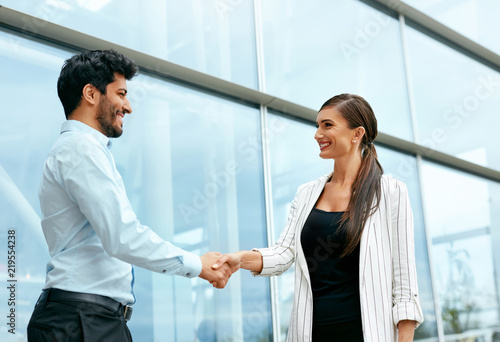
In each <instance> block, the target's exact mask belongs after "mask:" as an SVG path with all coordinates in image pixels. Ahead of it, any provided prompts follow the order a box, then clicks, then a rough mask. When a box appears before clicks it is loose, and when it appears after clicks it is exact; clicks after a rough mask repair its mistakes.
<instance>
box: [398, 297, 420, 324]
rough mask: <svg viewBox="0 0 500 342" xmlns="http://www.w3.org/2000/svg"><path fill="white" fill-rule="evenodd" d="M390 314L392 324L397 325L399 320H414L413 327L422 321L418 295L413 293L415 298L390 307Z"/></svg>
mask: <svg viewBox="0 0 500 342" xmlns="http://www.w3.org/2000/svg"><path fill="white" fill-rule="evenodd" d="M392 316H393V320H394V324H395V325H397V324H398V323H399V321H402V320H410V321H415V329H416V328H418V326H419V325H420V324H422V323H423V321H424V315H423V313H422V308H421V307H420V301H419V300H418V295H415V300H414V301H411V302H401V303H397V304H396V305H394V307H393V308H392Z"/></svg>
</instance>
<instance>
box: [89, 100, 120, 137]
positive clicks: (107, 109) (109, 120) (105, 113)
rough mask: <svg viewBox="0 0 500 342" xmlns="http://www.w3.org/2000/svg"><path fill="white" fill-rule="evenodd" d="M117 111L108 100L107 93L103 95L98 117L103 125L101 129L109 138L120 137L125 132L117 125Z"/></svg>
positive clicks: (98, 108)
mask: <svg viewBox="0 0 500 342" xmlns="http://www.w3.org/2000/svg"><path fill="white" fill-rule="evenodd" d="M116 112H117V110H115V108H114V107H113V105H112V104H111V102H109V101H108V99H107V98H106V95H104V96H102V97H101V101H100V102H99V106H98V107H97V116H96V119H97V121H98V122H99V125H100V126H101V131H102V132H103V133H104V135H105V136H107V137H108V138H118V137H119V136H120V135H122V133H123V129H122V128H121V127H118V126H117V125H116Z"/></svg>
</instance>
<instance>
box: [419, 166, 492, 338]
mask: <svg viewBox="0 0 500 342" xmlns="http://www.w3.org/2000/svg"><path fill="white" fill-rule="evenodd" d="M422 171H423V184H422V185H423V189H424V191H423V193H424V200H423V203H424V207H425V211H426V213H427V223H428V228H429V229H428V231H429V234H430V236H429V238H430V239H431V241H432V251H431V252H432V262H433V268H434V270H435V274H436V275H437V277H436V282H435V283H436V286H437V291H438V294H439V301H440V304H441V314H442V319H443V325H444V332H445V334H446V335H455V336H453V337H451V336H450V337H449V339H447V341H448V340H449V341H459V340H463V339H464V338H466V337H467V339H471V340H485V341H488V340H491V338H492V336H493V332H494V330H497V331H498V330H499V329H500V324H499V322H500V315H499V312H500V305H499V300H500V297H499V293H498V284H499V279H498V271H499V266H500V265H499V262H500V255H499V252H498V248H495V247H496V246H498V241H499V235H500V233H499V231H500V225H499V223H500V221H499V218H500V217H499V215H498V214H496V212H498V210H495V208H498V205H499V198H500V185H499V184H498V183H494V182H490V181H487V180H484V179H480V178H478V177H475V176H471V175H467V174H465V173H462V172H459V171H455V170H452V169H448V168H445V167H443V166H439V165H436V164H432V163H430V162H424V163H423V167H422Z"/></svg>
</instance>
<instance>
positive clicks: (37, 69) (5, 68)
mask: <svg viewBox="0 0 500 342" xmlns="http://www.w3.org/2000/svg"><path fill="white" fill-rule="evenodd" d="M69 56H70V54H69V53H68V52H66V51H61V50H58V49H55V48H53V47H51V46H48V45H45V44H40V43H37V42H34V41H30V40H27V39H24V38H21V37H20V36H17V35H13V34H10V33H8V32H7V31H3V30H0V61H1V66H0V68H1V69H0V70H1V71H0V74H1V82H0V94H1V96H2V97H1V98H2V101H1V104H0V106H1V110H0V232H1V233H2V236H1V237H0V255H1V256H2V257H1V259H0V278H1V279H2V284H6V283H5V280H6V279H8V276H7V231H8V230H15V232H16V233H15V240H16V246H15V253H16V254H15V257H16V259H15V261H16V270H15V276H16V278H15V279H16V280H17V282H16V287H17V288H16V308H15V309H16V330H15V332H16V334H15V337H16V338H19V340H25V337H26V336H25V335H26V326H27V324H28V321H29V319H30V317H31V313H32V311H33V307H34V306H35V303H36V301H37V299H38V296H39V295H40V291H41V289H42V287H43V285H44V284H45V267H46V263H47V261H48V260H49V254H48V251H47V245H46V244H45V238H44V236H43V233H42V228H41V226H40V215H41V214H40V205H39V203H38V187H39V184H40V179H41V174H42V167H43V163H44V161H45V157H46V155H47V153H48V151H49V148H50V146H51V145H52V143H53V142H54V140H55V139H56V138H57V136H58V135H59V130H60V127H61V123H62V122H63V121H64V112H63V109H62V106H61V104H60V102H59V99H58V98H57V91H56V82H57V78H58V76H59V71H60V68H61V66H62V64H63V62H64V60H65V59H67V58H68V57H69ZM1 298H2V300H1V301H0V311H1V312H2V313H6V314H5V316H7V313H8V312H10V308H11V307H9V306H8V301H7V292H6V291H2V296H1ZM7 328H8V326H7V325H5V324H3V325H2V327H1V328H0V335H1V336H2V339H3V338H5V337H6V336H8V335H10V334H9V333H8V332H7V330H6V329H7Z"/></svg>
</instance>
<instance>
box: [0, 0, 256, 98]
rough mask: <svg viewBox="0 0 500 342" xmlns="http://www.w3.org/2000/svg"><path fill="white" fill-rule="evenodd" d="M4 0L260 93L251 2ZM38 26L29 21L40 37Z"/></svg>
mask: <svg viewBox="0 0 500 342" xmlns="http://www.w3.org/2000/svg"><path fill="white" fill-rule="evenodd" d="M35 3H36V5H34V4H33V2H32V1H16V0H4V1H2V5H3V6H6V7H9V8H12V9H14V10H17V11H20V12H23V13H27V14H29V15H32V16H34V17H37V18H40V19H43V20H47V21H50V22H53V23H56V24H58V25H62V26H65V27H68V28H71V29H74V30H76V31H80V32H83V33H85V34H88V35H91V36H95V37H98V38H101V39H104V40H107V41H110V42H113V43H116V44H119V45H122V46H125V47H127V48H131V49H134V50H137V51H141V52H144V53H146V54H149V55H152V56H155V57H158V58H161V59H165V60H168V61H171V62H173V63H177V64H180V65H183V66H186V67H188V68H191V69H195V70H198V71H201V72H204V73H207V74H210V75H213V76H216V77H219V78H222V79H225V80H228V81H232V82H235V83H238V84H241V85H244V86H246V87H249V88H257V64H256V52H255V28H254V17H253V2H252V1H242V0H236V1H224V0H218V1H204V0H186V1H176V0H168V1H163V0H153V1H148V2H147V5H145V3H144V2H140V1H134V0H124V1H118V0H90V1H88V0H78V1H68V0H61V1H59V0H58V1H54V0H44V1H36V2H35ZM37 25H39V23H38V22H37V21H33V22H31V21H26V27H27V28H28V29H29V30H32V31H34V32H37V30H38V28H37Z"/></svg>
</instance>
